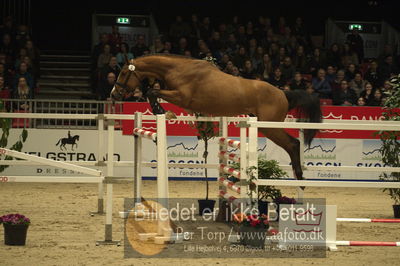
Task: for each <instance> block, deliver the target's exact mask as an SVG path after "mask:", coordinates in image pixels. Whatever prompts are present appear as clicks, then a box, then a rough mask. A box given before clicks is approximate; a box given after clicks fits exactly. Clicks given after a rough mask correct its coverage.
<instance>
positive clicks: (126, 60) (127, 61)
mask: <svg viewBox="0 0 400 266" xmlns="http://www.w3.org/2000/svg"><path fill="white" fill-rule="evenodd" d="M124 57H125V64H127V65H129V59H128V57H127V56H124Z"/></svg>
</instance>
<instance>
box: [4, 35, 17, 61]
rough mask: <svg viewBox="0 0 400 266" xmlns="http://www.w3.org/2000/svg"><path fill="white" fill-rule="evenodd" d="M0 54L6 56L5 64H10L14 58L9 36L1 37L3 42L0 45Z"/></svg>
mask: <svg viewBox="0 0 400 266" xmlns="http://www.w3.org/2000/svg"><path fill="white" fill-rule="evenodd" d="M0 53H4V54H5V55H6V63H7V64H12V62H13V61H14V58H15V45H14V44H13V43H12V39H11V36H10V35H9V34H4V35H3V40H2V43H1V44H0Z"/></svg>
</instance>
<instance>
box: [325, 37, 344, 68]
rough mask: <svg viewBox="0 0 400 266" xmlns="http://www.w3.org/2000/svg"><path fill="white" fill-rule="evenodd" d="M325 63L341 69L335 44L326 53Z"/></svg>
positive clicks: (337, 48)
mask: <svg viewBox="0 0 400 266" xmlns="http://www.w3.org/2000/svg"><path fill="white" fill-rule="evenodd" d="M326 63H327V64H328V65H331V66H334V67H336V68H341V67H342V63H341V55H340V50H339V45H338V44H337V43H334V44H332V45H331V47H330V49H329V51H328V52H327V53H326Z"/></svg>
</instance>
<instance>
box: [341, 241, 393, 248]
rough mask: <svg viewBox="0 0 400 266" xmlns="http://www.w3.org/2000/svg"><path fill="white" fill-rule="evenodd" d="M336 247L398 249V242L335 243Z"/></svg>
mask: <svg viewBox="0 0 400 266" xmlns="http://www.w3.org/2000/svg"><path fill="white" fill-rule="evenodd" d="M336 245H337V246H359V247H384V246H386V247H400V242H385V241H336Z"/></svg>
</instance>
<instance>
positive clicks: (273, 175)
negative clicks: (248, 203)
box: [248, 158, 287, 214]
mask: <svg viewBox="0 0 400 266" xmlns="http://www.w3.org/2000/svg"><path fill="white" fill-rule="evenodd" d="M253 170H255V168H254V167H253V168H252V167H250V169H248V173H249V176H250V180H249V181H250V191H254V190H255V189H256V188H255V186H254V185H251V183H252V181H253V180H255V179H256V177H255V176H254V175H253V174H252V172H253ZM282 177H287V173H286V172H285V171H283V170H282V168H280V166H279V164H278V162H277V161H276V160H267V159H262V158H259V159H258V179H278V178H282ZM280 197H282V193H281V190H280V189H278V188H276V187H275V186H258V195H257V202H258V210H259V212H260V214H267V213H268V205H269V203H272V202H275V201H276V199H278V198H280Z"/></svg>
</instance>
